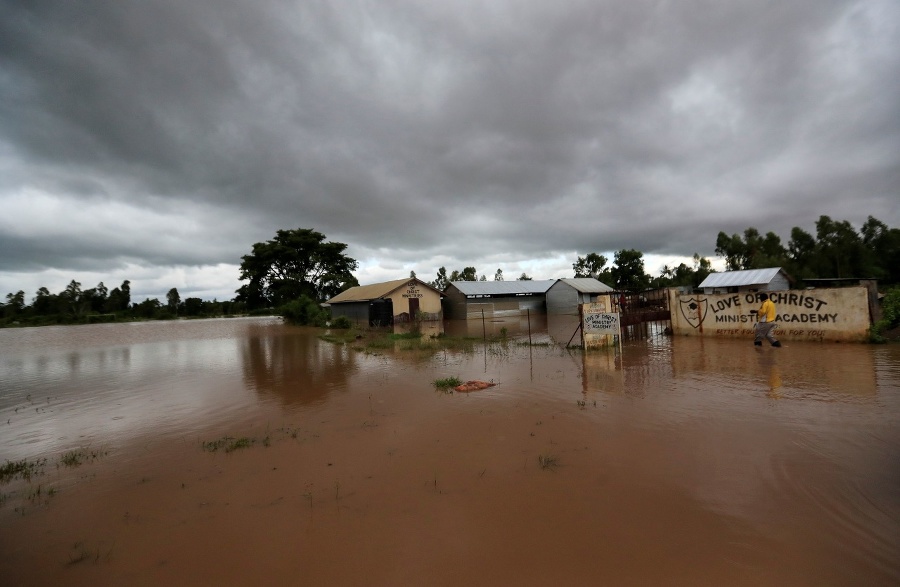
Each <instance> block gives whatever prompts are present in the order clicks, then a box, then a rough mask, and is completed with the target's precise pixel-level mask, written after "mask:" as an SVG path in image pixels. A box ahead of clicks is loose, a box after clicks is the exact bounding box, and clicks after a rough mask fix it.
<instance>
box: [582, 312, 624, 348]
mask: <svg viewBox="0 0 900 587" xmlns="http://www.w3.org/2000/svg"><path fill="white" fill-rule="evenodd" d="M606 308H607V305H606V304H605V303H602V302H595V303H592V304H581V343H582V345H583V346H584V348H586V349H588V348H596V347H604V346H612V345H614V344H615V337H617V336H619V334H620V327H621V322H620V320H619V313H618V312H608V311H607V310H606ZM619 342H620V344H621V337H620V341H619Z"/></svg>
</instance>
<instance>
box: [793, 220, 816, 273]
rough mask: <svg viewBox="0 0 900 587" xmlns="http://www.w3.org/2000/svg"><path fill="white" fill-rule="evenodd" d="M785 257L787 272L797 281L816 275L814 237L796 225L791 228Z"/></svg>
mask: <svg viewBox="0 0 900 587" xmlns="http://www.w3.org/2000/svg"><path fill="white" fill-rule="evenodd" d="M787 257H788V261H787V272H788V273H789V274H790V275H792V276H793V277H794V278H796V279H797V280H798V281H803V280H804V279H806V278H808V277H816V273H815V264H816V239H815V238H814V237H813V235H811V234H809V233H808V232H806V231H805V230H803V229H802V228H800V227H798V226H795V227H794V228H792V229H791V240H789V241H788V248H787Z"/></svg>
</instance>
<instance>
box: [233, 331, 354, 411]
mask: <svg viewBox="0 0 900 587" xmlns="http://www.w3.org/2000/svg"><path fill="white" fill-rule="evenodd" d="M241 363H242V366H243V375H244V380H245V381H246V383H247V388H248V389H252V390H254V391H256V392H257V393H259V394H260V395H261V396H263V397H265V396H274V397H276V398H278V399H279V400H280V401H282V402H284V403H286V404H293V403H314V402H320V401H322V400H323V399H324V398H325V397H327V396H328V394H329V393H332V392H335V391H343V390H345V389H346V384H347V379H348V377H349V376H350V375H351V374H352V373H353V372H354V371H355V370H356V363H357V361H356V360H355V354H354V353H353V352H352V351H350V350H349V348H347V347H346V346H341V345H332V344H318V341H316V340H313V341H312V344H311V341H310V337H309V329H304V328H300V327H291V326H282V325H272V324H266V325H254V326H252V327H250V328H249V329H248V331H247V337H246V339H245V340H244V341H243V345H242V348H241Z"/></svg>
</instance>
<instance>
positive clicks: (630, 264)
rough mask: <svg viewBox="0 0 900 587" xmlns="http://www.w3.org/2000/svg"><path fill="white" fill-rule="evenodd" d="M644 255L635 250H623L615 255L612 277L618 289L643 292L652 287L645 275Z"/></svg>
mask: <svg viewBox="0 0 900 587" xmlns="http://www.w3.org/2000/svg"><path fill="white" fill-rule="evenodd" d="M643 257H644V254H643V253H641V252H640V251H636V250H634V249H622V250H619V251H616V253H615V255H614V261H613V268H612V269H611V270H610V276H611V277H612V280H613V283H615V287H616V289H619V290H626V291H641V290H644V289H647V288H648V287H649V285H650V278H649V277H648V276H647V274H646V273H644V259H643Z"/></svg>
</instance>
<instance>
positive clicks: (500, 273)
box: [494, 268, 503, 281]
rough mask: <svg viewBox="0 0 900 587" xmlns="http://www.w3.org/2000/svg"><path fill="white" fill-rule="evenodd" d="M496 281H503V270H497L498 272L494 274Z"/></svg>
mask: <svg viewBox="0 0 900 587" xmlns="http://www.w3.org/2000/svg"><path fill="white" fill-rule="evenodd" d="M494 281H503V269H500V268H498V269H497V272H496V273H494Z"/></svg>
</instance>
